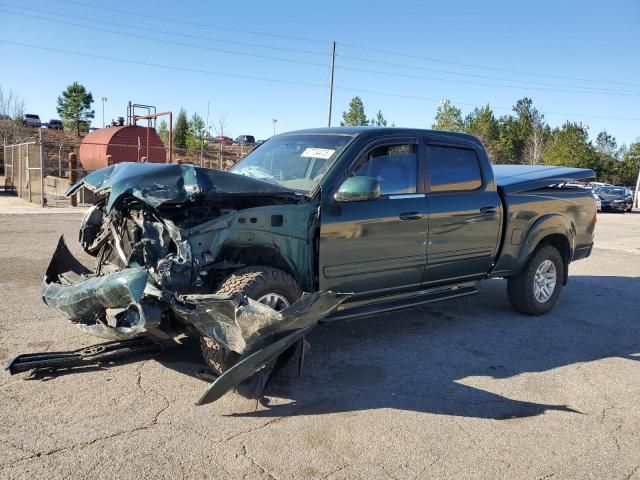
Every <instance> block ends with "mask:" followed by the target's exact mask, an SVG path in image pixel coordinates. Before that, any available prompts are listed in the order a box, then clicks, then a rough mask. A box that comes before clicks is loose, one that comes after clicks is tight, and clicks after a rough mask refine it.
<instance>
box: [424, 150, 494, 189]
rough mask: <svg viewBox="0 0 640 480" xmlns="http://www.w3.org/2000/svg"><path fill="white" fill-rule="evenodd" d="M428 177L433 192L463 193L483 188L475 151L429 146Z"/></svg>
mask: <svg viewBox="0 0 640 480" xmlns="http://www.w3.org/2000/svg"><path fill="white" fill-rule="evenodd" d="M427 175H428V178H429V184H430V191H431V192H461V191H472V190H477V189H478V188H480V187H481V186H482V174H481V172H480V163H479V161H478V156H477V155H476V152H475V151H474V150H473V149H468V148H462V147H454V146H444V145H442V146H441V145H428V146H427Z"/></svg>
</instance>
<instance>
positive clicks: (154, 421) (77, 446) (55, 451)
mask: <svg viewBox="0 0 640 480" xmlns="http://www.w3.org/2000/svg"><path fill="white" fill-rule="evenodd" d="M146 363H147V362H143V364H142V365H140V367H139V368H138V369H137V371H138V377H137V380H136V385H137V386H138V388H139V389H140V391H141V392H142V393H143V394H144V395H149V392H147V391H146V390H145V389H144V388H143V387H142V385H141V383H140V382H141V379H142V367H143V366H144V364H146ZM151 391H152V392H153V393H154V394H155V395H156V396H158V397H160V398H162V399H163V400H164V405H163V406H162V408H160V409H159V410H158V411H157V412H156V413H155V414H154V416H153V419H152V420H151V422H150V423H149V424H148V425H142V426H140V427H136V428H132V429H128V430H123V431H120V432H116V433H113V434H110V435H106V436H103V437H98V438H95V439H93V440H90V441H88V442H81V443H77V444H72V445H68V446H66V447H60V448H55V449H52V450H49V451H47V452H33V451H31V452H29V451H27V450H25V449H21V450H23V451H25V452H27V453H31V455H30V456H28V457H24V458H21V459H18V460H16V461H13V462H7V463H2V464H0V469H6V468H10V467H13V466H15V465H19V464H21V463H27V462H29V461H30V460H33V459H35V458H40V457H48V456H49V455H55V454H58V453H63V452H66V451H69V450H75V449H82V448H86V447H88V446H91V445H93V444H95V443H97V442H101V441H103V440H110V439H112V438H116V437H119V436H122V435H127V434H130V433H135V432H139V431H142V430H147V429H149V428H151V427H154V426H157V425H159V423H158V418H159V416H160V415H161V414H162V413H163V412H164V411H165V410H167V409H168V408H169V406H170V405H171V403H170V402H169V400H168V399H167V397H165V396H164V395H162V394H161V393H159V392H157V391H156V390H151ZM16 446H17V445H16Z"/></svg>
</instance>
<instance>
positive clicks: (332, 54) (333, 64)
mask: <svg viewBox="0 0 640 480" xmlns="http://www.w3.org/2000/svg"><path fill="white" fill-rule="evenodd" d="M332 47H333V48H332V49H331V74H330V76H329V118H328V119H327V126H328V127H330V126H331V109H332V108H333V72H334V70H335V66H336V42H333V45H332Z"/></svg>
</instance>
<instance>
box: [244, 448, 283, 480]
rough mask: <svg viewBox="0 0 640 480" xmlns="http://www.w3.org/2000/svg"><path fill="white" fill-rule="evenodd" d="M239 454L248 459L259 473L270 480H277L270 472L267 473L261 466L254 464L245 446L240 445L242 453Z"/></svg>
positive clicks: (254, 461)
mask: <svg viewBox="0 0 640 480" xmlns="http://www.w3.org/2000/svg"><path fill="white" fill-rule="evenodd" d="M240 454H241V455H242V456H243V457H245V458H246V459H248V460H249V461H250V462H251V464H252V465H255V466H256V467H258V469H260V472H261V473H263V474H265V475H267V476H268V477H269V478H271V479H272V480H278V479H277V477H276V476H275V475H273V474H272V473H271V472H269V471H267V469H266V468H264V467H263V466H262V465H260V464H259V463H258V462H256V460H255V459H254V458H253V457H252V456H251V455H249V453H248V451H247V446H246V445H245V444H244V443H243V444H242V452H241V453H240Z"/></svg>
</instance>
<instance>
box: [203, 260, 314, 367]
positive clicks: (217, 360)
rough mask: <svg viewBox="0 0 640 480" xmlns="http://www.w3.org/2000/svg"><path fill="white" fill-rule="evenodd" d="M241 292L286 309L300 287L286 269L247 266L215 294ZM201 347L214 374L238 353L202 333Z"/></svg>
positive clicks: (230, 361) (266, 303) (226, 365)
mask: <svg viewBox="0 0 640 480" xmlns="http://www.w3.org/2000/svg"><path fill="white" fill-rule="evenodd" d="M238 293H239V294H242V295H246V296H247V297H249V298H251V299H252V300H256V301H258V302H260V303H263V304H265V305H267V306H269V307H271V308H273V309H274V310H277V311H280V310H284V309H285V308H287V307H288V306H289V305H291V304H292V303H293V302H295V301H296V300H298V298H300V296H301V295H302V290H301V289H300V286H299V285H298V283H297V282H296V281H295V279H294V278H293V277H292V276H291V275H289V274H288V273H286V272H283V271H282V270H278V269H277V268H271V267H260V266H257V267H246V268H241V269H239V270H236V271H235V272H233V273H232V274H231V275H229V277H227V279H226V280H225V281H224V282H222V285H220V288H219V289H218V290H217V291H216V294H217V295H234V294H238ZM200 348H201V350H202V356H203V357H204V360H205V362H206V364H207V365H208V366H209V368H211V370H213V372H214V373H215V374H216V375H221V374H222V373H224V372H225V371H226V370H228V369H229V368H231V366H233V365H234V364H235V363H236V362H237V361H238V359H239V358H240V355H239V354H238V353H236V352H233V351H231V350H229V349H227V348H225V347H223V346H222V345H220V344H218V343H217V342H215V341H214V340H213V339H211V338H209V337H206V336H204V335H203V336H201V337H200Z"/></svg>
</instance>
